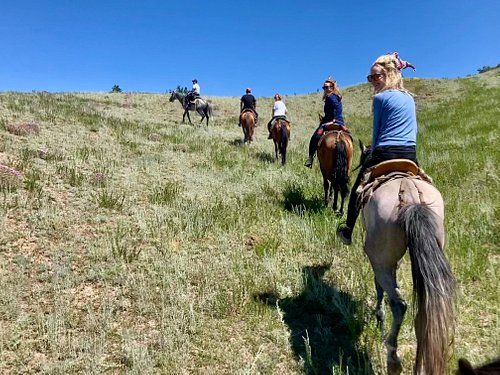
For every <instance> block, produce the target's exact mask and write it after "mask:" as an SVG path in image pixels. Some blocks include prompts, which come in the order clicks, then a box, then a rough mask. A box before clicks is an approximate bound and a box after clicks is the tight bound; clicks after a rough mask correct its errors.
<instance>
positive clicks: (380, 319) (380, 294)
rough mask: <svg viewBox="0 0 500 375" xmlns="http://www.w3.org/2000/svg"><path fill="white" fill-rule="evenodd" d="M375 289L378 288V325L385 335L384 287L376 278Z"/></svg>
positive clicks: (376, 313) (376, 308)
mask: <svg viewBox="0 0 500 375" xmlns="http://www.w3.org/2000/svg"><path fill="white" fill-rule="evenodd" d="M375 289H376V290H377V306H376V307H375V317H376V318H377V327H378V328H379V329H380V332H381V333H382V337H383V336H384V322H385V311H384V289H382V287H381V286H380V284H379V283H378V282H377V279H376V278H375Z"/></svg>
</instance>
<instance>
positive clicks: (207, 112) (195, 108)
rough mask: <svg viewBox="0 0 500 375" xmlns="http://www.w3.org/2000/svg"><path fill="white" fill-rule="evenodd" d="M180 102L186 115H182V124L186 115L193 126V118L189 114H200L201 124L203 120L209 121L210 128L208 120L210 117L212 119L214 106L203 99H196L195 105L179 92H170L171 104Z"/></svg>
mask: <svg viewBox="0 0 500 375" xmlns="http://www.w3.org/2000/svg"><path fill="white" fill-rule="evenodd" d="M176 99H177V100H178V101H179V103H181V106H182V108H183V109H184V113H183V114H182V122H184V121H185V119H186V115H187V118H188V120H189V123H190V124H191V125H193V123H192V122H191V117H190V116H189V112H190V111H191V112H198V114H199V115H200V116H201V120H200V122H203V119H205V118H206V119H207V126H208V120H209V119H210V117H212V116H213V115H212V112H213V107H212V104H211V103H209V102H207V101H206V100H204V99H201V98H196V99H195V101H194V103H190V102H188V100H187V98H186V95H184V94H182V93H180V92H178V91H172V92H170V99H169V100H168V101H169V102H170V103H172V102H173V101H175V100H176Z"/></svg>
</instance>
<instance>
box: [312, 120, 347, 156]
mask: <svg viewBox="0 0 500 375" xmlns="http://www.w3.org/2000/svg"><path fill="white" fill-rule="evenodd" d="M330 126H332V125H330ZM333 126H336V127H339V126H338V125H333ZM327 140H328V143H329V145H330V147H332V146H334V144H335V143H337V142H340V141H343V142H346V143H347V144H348V147H349V148H350V149H352V143H353V140H352V136H351V134H350V133H348V132H345V131H343V130H340V128H339V130H327V131H325V132H324V133H323V135H322V136H321V138H320V139H319V141H318V150H319V148H320V147H321V145H322V143H323V142H325V141H327ZM332 143H333V144H332Z"/></svg>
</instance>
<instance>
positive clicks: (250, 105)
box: [238, 88, 259, 126]
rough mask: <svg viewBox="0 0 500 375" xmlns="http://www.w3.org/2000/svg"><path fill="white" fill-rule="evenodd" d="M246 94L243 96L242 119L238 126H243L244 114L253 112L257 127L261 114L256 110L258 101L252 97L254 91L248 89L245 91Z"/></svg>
mask: <svg viewBox="0 0 500 375" xmlns="http://www.w3.org/2000/svg"><path fill="white" fill-rule="evenodd" d="M245 92H246V94H245V95H243V96H242V97H241V99H240V118H239V121H238V126H241V114H242V113H243V112H247V111H251V112H252V113H253V114H254V117H255V126H257V120H258V119H259V114H258V113H257V111H256V110H255V108H256V107H257V101H256V100H255V96H253V95H252V89H251V88H247V89H246V90H245Z"/></svg>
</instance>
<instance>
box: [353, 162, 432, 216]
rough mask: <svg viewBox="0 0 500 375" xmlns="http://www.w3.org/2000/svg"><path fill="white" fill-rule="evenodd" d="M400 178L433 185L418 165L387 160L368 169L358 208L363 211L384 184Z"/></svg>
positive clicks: (359, 192)
mask: <svg viewBox="0 0 500 375" xmlns="http://www.w3.org/2000/svg"><path fill="white" fill-rule="evenodd" d="M399 178H411V179H418V180H422V181H425V182H427V183H429V184H431V185H432V184H433V183H432V178H431V177H430V176H429V175H428V174H426V173H425V172H424V170H423V169H422V168H420V167H419V166H418V165H417V164H415V163H414V162H412V161H411V160H408V159H393V160H386V161H383V162H382V163H379V164H376V165H374V166H373V167H370V168H368V169H366V171H365V173H364V174H363V177H362V178H361V183H360V184H359V186H358V188H357V190H356V194H357V196H358V198H357V200H356V206H357V207H358V209H361V208H362V207H363V206H364V205H365V204H366V203H367V202H368V201H369V200H370V198H371V196H372V195H373V193H374V192H375V191H376V190H377V189H378V188H379V187H381V186H382V185H383V184H385V183H387V182H389V181H392V180H396V179H399Z"/></svg>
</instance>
